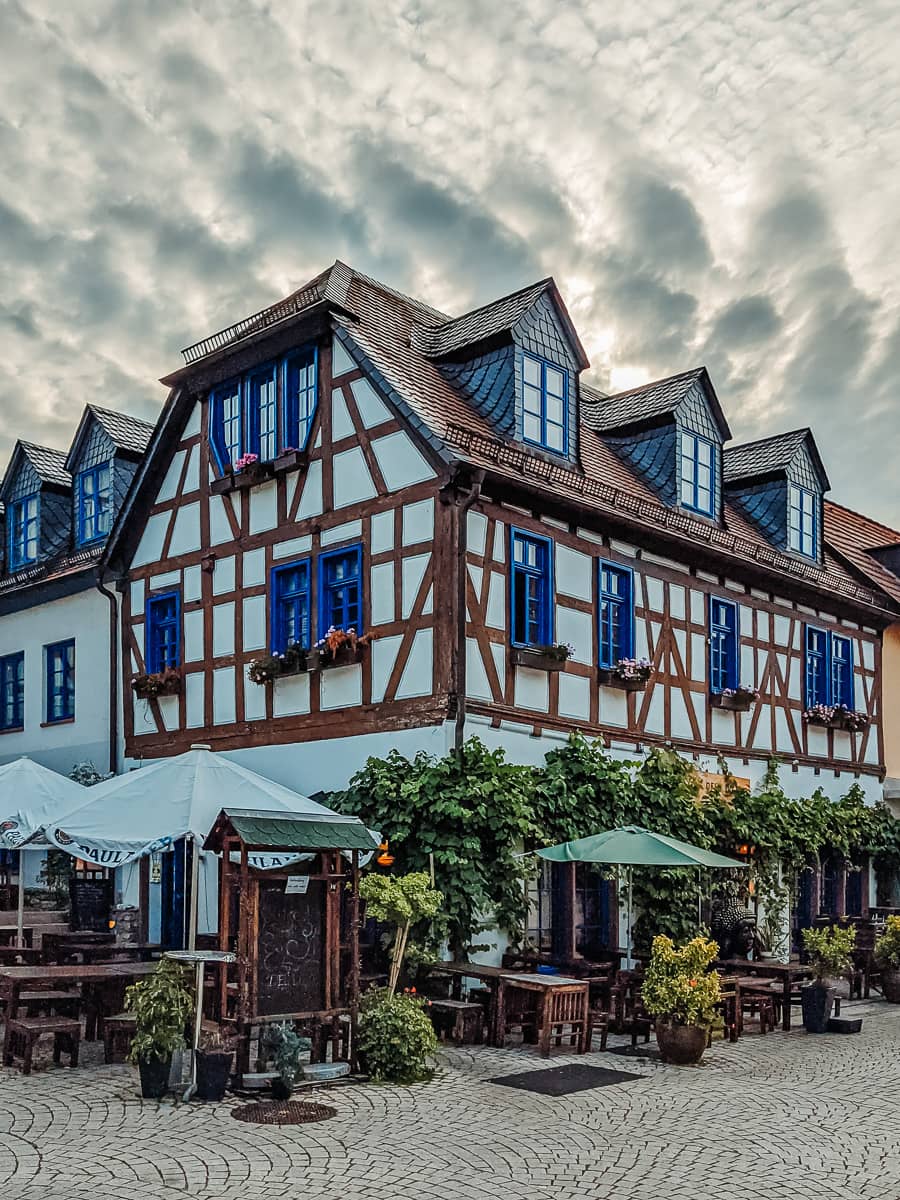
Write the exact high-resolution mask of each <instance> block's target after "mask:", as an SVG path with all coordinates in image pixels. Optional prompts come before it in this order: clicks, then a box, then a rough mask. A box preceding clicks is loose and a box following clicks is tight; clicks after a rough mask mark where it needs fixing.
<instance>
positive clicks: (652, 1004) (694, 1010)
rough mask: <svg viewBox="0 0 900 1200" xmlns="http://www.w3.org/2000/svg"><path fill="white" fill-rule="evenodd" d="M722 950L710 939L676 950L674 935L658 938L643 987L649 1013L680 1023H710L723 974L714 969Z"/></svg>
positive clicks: (695, 939)
mask: <svg viewBox="0 0 900 1200" xmlns="http://www.w3.org/2000/svg"><path fill="white" fill-rule="evenodd" d="M718 953H719V947H718V946H717V945H716V943H715V942H713V941H710V940H709V939H708V938H702V937H696V938H693V939H692V940H691V941H690V942H688V943H687V944H686V945H684V946H682V947H681V949H676V948H675V943H674V942H673V941H672V939H671V938H668V937H664V936H663V935H659V936H658V937H655V938H654V939H653V950H652V953H651V956H650V965H649V966H648V967H647V973H646V975H645V976H644V984H643V988H642V989H641V995H642V996H643V1000H644V1007H645V1008H646V1010H647V1012H648V1013H652V1014H653V1015H654V1016H656V1017H666V1018H668V1019H669V1020H671V1021H672V1022H673V1023H674V1024H676V1025H709V1023H710V1022H711V1021H712V1019H713V1016H714V1015H715V1007H716V1002H717V1001H718V999H719V976H718V975H717V974H716V973H715V971H714V970H713V969H712V963H713V960H714V959H715V958H716V957H717V956H718Z"/></svg>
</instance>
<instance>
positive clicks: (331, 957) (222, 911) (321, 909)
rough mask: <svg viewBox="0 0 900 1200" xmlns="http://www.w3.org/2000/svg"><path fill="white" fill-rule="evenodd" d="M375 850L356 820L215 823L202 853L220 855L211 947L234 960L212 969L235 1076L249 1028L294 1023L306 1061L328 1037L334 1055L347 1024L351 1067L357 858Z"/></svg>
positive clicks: (242, 814) (248, 814)
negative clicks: (309, 1050) (234, 1052)
mask: <svg viewBox="0 0 900 1200" xmlns="http://www.w3.org/2000/svg"><path fill="white" fill-rule="evenodd" d="M376 845H377V843H376V842H375V840H374V838H373V836H372V834H371V833H369V831H368V830H367V829H366V827H365V826H364V825H363V824H362V822H361V821H359V820H357V819H355V818H349V817H340V816H338V815H337V814H334V815H331V814H329V815H327V816H310V815H308V814H305V813H290V812H285V813H281V814H279V813H273V812H265V811H258V810H242V809H236V808H227V809H223V810H222V811H221V812H220V813H219V816H218V817H217V818H216V822H215V824H214V825H213V827H212V829H211V831H210V833H209V836H208V837H207V839H206V842H205V843H204V849H205V850H214V851H216V852H217V853H219V854H221V856H222V865H221V871H220V877H219V947H220V949H221V950H230V951H233V952H234V953H235V955H236V961H235V963H234V965H233V966H223V967H222V969H221V973H220V979H219V989H220V990H219V1011H220V1014H221V1019H222V1021H223V1022H229V1023H230V1022H233V1023H234V1025H235V1027H236V1032H237V1035H238V1039H239V1049H238V1072H239V1074H243V1073H244V1072H246V1071H247V1070H249V1064H250V1042H251V1038H252V1036H253V1033H254V1028H256V1029H257V1030H258V1029H259V1028H260V1027H261V1026H263V1025H265V1024H267V1023H269V1022H272V1021H292V1022H296V1023H298V1024H299V1025H302V1026H303V1027H304V1031H307V1032H308V1036H311V1038H312V1043H313V1061H316V1060H317V1059H318V1058H319V1057H324V1054H325V1047H326V1044H327V1041H328V1040H329V1039H330V1040H331V1043H332V1058H333V1059H334V1058H337V1057H338V1050H339V1046H341V1045H343V1046H346V1045H347V1038H346V1036H343V1035H344V1034H345V1033H346V1032H347V1030H346V1026H347V1023H348V1021H349V1034H350V1036H349V1054H348V1057H349V1060H350V1062H351V1063H352V1064H353V1065H354V1066H355V1062H356V1036H355V1035H356V1017H357V1008H358V1003H359V854H360V851H372V850H373V849H375V848H376ZM347 854H349V856H350V857H349V861H348V859H347V857H346V855H347ZM299 855H303V859H302V860H301V861H297V858H298V856H299ZM279 859H280V860H282V861H281V862H279V861H278V860H279ZM273 860H274V863H275V865H273ZM263 864H265V865H264V866H263ZM342 1018H343V1021H342ZM342 1026H343V1028H342Z"/></svg>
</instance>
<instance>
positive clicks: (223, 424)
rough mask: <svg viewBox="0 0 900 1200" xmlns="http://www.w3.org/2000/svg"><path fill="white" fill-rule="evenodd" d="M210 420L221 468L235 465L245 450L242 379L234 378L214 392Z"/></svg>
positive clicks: (211, 434)
mask: <svg viewBox="0 0 900 1200" xmlns="http://www.w3.org/2000/svg"><path fill="white" fill-rule="evenodd" d="M209 422H210V425H209V430H210V441H211V442H212V445H213V449H214V450H215V453H216V458H217V459H218V460H219V467H220V469H221V468H223V467H226V466H228V465H232V466H233V465H234V463H236V462H237V460H238V459H239V458H240V457H241V455H242V454H243V452H244V419H243V412H242V408H241V384H240V380H232V381H231V382H230V383H226V384H223V385H222V386H221V387H219V388H216V390H215V391H214V392H212V394H211V395H210V410H209Z"/></svg>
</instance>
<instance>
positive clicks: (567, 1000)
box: [540, 990, 590, 1058]
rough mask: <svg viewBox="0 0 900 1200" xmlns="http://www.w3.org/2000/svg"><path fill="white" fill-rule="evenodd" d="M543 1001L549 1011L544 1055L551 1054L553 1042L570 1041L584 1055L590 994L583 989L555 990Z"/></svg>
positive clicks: (542, 1046) (543, 1036) (543, 1035)
mask: <svg viewBox="0 0 900 1200" xmlns="http://www.w3.org/2000/svg"><path fill="white" fill-rule="evenodd" d="M544 1003H545V1004H546V1005H547V1006H548V1008H549V1012H545V1014H544V1021H543V1027H542V1029H541V1037H540V1051H541V1055H542V1056H543V1057H544V1058H546V1057H547V1056H548V1055H549V1054H550V1044H551V1042H552V1043H553V1044H554V1045H556V1046H561V1045H562V1043H563V1042H564V1041H567V1042H568V1043H569V1045H570V1046H573V1047H574V1048H575V1052H576V1053H577V1054H584V1053H585V1051H586V1050H587V1046H588V1024H589V1021H590V1009H589V1007H588V1003H587V995H586V993H585V992H584V991H580V992H576V991H564V990H560V991H553V992H551V993H550V994H549V996H547V997H546V999H545V1001H544Z"/></svg>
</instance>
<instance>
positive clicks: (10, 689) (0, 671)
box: [0, 650, 25, 729]
mask: <svg viewBox="0 0 900 1200" xmlns="http://www.w3.org/2000/svg"><path fill="white" fill-rule="evenodd" d="M24 725H25V652H24V651H23V650H19V651H18V653H16V654H4V655H3V657H2V658H0V729H22V728H23V726H24Z"/></svg>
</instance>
